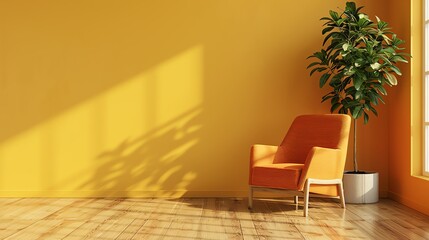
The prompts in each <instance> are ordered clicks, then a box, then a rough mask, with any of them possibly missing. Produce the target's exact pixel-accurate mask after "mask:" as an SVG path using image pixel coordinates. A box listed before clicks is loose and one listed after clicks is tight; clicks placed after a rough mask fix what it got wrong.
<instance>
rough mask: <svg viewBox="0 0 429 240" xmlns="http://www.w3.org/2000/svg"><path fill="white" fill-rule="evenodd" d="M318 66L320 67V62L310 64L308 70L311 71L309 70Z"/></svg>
mask: <svg viewBox="0 0 429 240" xmlns="http://www.w3.org/2000/svg"><path fill="white" fill-rule="evenodd" d="M316 65H320V62H313V63H310V64H309V65H308V66H307V69H309V68H311V67H313V66H316Z"/></svg>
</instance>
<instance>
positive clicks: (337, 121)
mask: <svg viewBox="0 0 429 240" xmlns="http://www.w3.org/2000/svg"><path fill="white" fill-rule="evenodd" d="M350 121H351V120H350V116H348V115H345V114H319V115H302V116H298V117H297V118H295V120H294V121H293V122H292V125H291V126H290V128H289V130H288V132H287V134H286V136H285V138H284V139H283V141H282V143H281V144H280V146H279V149H278V151H277V153H276V155H275V158H274V163H305V160H306V157H307V154H308V153H309V151H310V149H311V148H312V147H325V148H335V149H340V150H342V154H343V155H342V159H344V162H345V158H346V155H347V144H348V138H349V131H350Z"/></svg>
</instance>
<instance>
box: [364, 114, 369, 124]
mask: <svg viewBox="0 0 429 240" xmlns="http://www.w3.org/2000/svg"><path fill="white" fill-rule="evenodd" d="M368 121H369V116H368V114H367V113H366V112H364V114H363V123H364V124H367V123H368Z"/></svg>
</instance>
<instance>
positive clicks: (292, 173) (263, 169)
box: [251, 163, 304, 190]
mask: <svg viewBox="0 0 429 240" xmlns="http://www.w3.org/2000/svg"><path fill="white" fill-rule="evenodd" d="M303 167H304V164H299V163H277V164H268V165H265V166H255V167H254V168H253V174H252V177H253V179H252V180H251V182H252V185H256V186H260V187H269V188H285V189H294V190H298V186H299V185H298V184H299V179H300V176H301V172H302V169H303ZM278 179H287V181H279V180H278Z"/></svg>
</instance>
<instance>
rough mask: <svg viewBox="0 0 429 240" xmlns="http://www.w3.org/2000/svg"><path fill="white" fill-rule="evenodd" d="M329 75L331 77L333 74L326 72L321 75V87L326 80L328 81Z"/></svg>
mask: <svg viewBox="0 0 429 240" xmlns="http://www.w3.org/2000/svg"><path fill="white" fill-rule="evenodd" d="M329 77H331V74H329V73H325V74H323V75H322V77H320V82H319V87H320V88H322V87H323V86H325V83H326V81H328V79H329Z"/></svg>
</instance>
